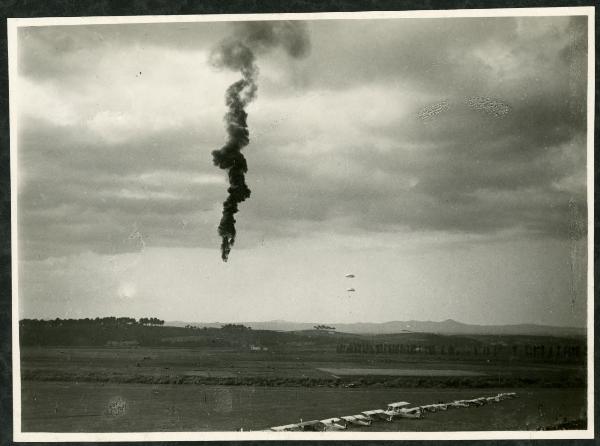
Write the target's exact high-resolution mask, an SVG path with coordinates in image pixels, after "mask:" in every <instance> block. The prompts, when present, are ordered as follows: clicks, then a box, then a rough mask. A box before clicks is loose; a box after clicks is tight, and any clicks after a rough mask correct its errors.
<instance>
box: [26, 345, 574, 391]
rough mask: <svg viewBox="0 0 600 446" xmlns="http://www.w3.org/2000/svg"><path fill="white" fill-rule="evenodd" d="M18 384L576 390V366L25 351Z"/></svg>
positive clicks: (309, 353)
mask: <svg viewBox="0 0 600 446" xmlns="http://www.w3.org/2000/svg"><path fill="white" fill-rule="evenodd" d="M21 369H22V378H23V379H24V380H38V381H78V382H86V381H87V382H90V381H92V382H120V383H145V384H159V383H164V384H166V383H173V384H177V383H190V384H245V385H277V386H285V385H302V386H308V387H313V386H316V385H346V384H350V383H351V384H353V385H354V386H368V385H384V386H387V387H391V386H393V387H412V386H420V387H423V386H429V387H431V386H436V387H440V386H441V387H446V386H451V387H460V386H462V387H465V386H478V387H515V386H517V387H518V386H524V385H527V386H537V387H540V386H542V387H576V386H583V385H582V384H584V383H585V367H584V366H583V365H577V364H555V363H552V362H546V363H539V362H537V363H524V362H519V361H516V362H507V361H489V360H487V361H482V360H480V361H468V360H459V359H452V358H449V359H445V360H441V359H439V358H438V359H436V358H424V357H416V356H414V355H393V356H392V355H364V354H336V353H334V352H333V353H332V352H329V351H313V350H300V349H299V350H298V351H296V352H287V353H285V352H278V353H274V352H273V351H267V352H264V351H261V352H248V351H239V350H235V349H227V348H202V347H178V348H175V347H172V348H154V347H140V348H103V347H62V348H61V347H25V348H22V350H21Z"/></svg>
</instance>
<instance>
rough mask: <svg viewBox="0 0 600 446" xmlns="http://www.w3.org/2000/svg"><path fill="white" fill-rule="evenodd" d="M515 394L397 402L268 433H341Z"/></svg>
mask: <svg viewBox="0 0 600 446" xmlns="http://www.w3.org/2000/svg"><path fill="white" fill-rule="evenodd" d="M516 396H517V394H516V393H515V392H507V393H499V394H498V395H495V396H488V397H481V398H474V399H471V400H456V401H452V402H451V403H438V404H427V405H424V406H415V407H406V406H409V405H410V403H407V402H406V401H399V402H396V403H390V404H388V405H387V408H386V409H385V410H383V409H375V410H366V411H364V412H361V413H360V414H357V415H347V416H343V417H339V418H326V419H324V420H312V421H304V422H301V423H295V424H286V425H284V426H275V427H272V428H270V429H267V430H268V431H272V432H294V431H341V430H346V429H348V428H349V427H350V426H370V425H371V423H372V422H374V421H393V420H394V419H398V418H422V417H423V414H424V413H426V412H438V411H441V410H448V409H450V408H460V407H478V406H483V405H484V404H487V403H493V402H494V403H499V402H500V401H502V400H506V399H510V398H516Z"/></svg>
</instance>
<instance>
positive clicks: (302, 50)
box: [210, 22, 309, 262]
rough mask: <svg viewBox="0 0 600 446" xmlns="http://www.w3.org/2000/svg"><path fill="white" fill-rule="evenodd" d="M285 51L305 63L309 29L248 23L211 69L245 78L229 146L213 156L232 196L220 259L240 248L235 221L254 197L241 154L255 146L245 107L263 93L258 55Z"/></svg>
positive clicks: (218, 52) (237, 88)
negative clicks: (241, 206)
mask: <svg viewBox="0 0 600 446" xmlns="http://www.w3.org/2000/svg"><path fill="white" fill-rule="evenodd" d="M276 47H281V48H283V49H284V50H285V52H286V53H287V54H288V55H289V56H291V57H303V56H304V55H306V54H307V52H308V49H309V41H308V35H307V33H306V26H305V24H304V23H302V22H245V23H240V24H237V30H236V32H235V33H234V35H233V37H231V38H229V39H226V40H224V41H223V42H221V43H220V44H219V46H218V47H217V48H215V49H214V50H213V51H212V53H211V55H210V62H211V63H212V65H214V66H216V67H221V68H228V69H230V70H235V71H239V72H240V74H241V75H242V78H241V79H240V80H238V81H236V82H234V83H233V84H231V85H230V86H229V88H227V91H226V93H225V104H226V105H227V107H228V111H227V113H225V117H224V119H225V128H226V130H227V141H226V143H225V145H224V146H223V147H221V148H220V149H219V150H214V151H213V152H212V155H213V162H214V164H215V166H218V167H219V168H221V169H224V170H227V175H228V177H229V188H228V189H227V192H228V193H229V196H228V197H227V199H226V200H225V202H224V203H223V216H222V217H221V222H220V223H219V228H218V231H219V236H220V237H221V240H222V241H221V258H222V259H223V261H224V262H226V261H227V259H228V257H229V253H230V251H231V248H232V247H233V244H234V243H235V236H236V231H235V218H234V215H235V214H236V213H237V212H238V205H239V203H241V202H242V201H244V200H246V199H247V198H248V197H250V188H249V187H248V185H247V184H246V178H245V174H246V172H248V164H247V163H246V158H245V157H244V155H243V154H242V149H243V148H244V147H246V146H247V145H248V144H249V143H250V132H249V131H248V123H247V118H248V114H247V113H246V110H245V109H246V106H247V105H248V104H249V103H250V102H252V100H254V98H255V97H256V92H257V89H258V85H257V83H256V82H257V78H258V67H257V65H256V61H255V59H256V58H255V52H266V51H269V50H271V49H273V48H276Z"/></svg>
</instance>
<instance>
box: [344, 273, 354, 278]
mask: <svg viewBox="0 0 600 446" xmlns="http://www.w3.org/2000/svg"><path fill="white" fill-rule="evenodd" d="M346 277H348V278H349V279H353V278H354V274H346Z"/></svg>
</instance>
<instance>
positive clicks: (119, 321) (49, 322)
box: [19, 316, 165, 327]
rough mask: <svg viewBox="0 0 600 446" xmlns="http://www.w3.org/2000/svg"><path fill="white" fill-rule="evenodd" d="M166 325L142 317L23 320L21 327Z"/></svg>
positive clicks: (152, 318)
mask: <svg viewBox="0 0 600 446" xmlns="http://www.w3.org/2000/svg"><path fill="white" fill-rule="evenodd" d="M135 324H137V325H155V326H160V325H164V324H165V321H163V320H161V319H158V318H156V317H141V318H139V319H135V318H133V317H115V316H108V317H96V318H87V317H86V318H84V319H61V318H59V317H57V318H56V319H21V320H20V321H19V325H20V326H21V327H32V326H33V327H35V326H47V327H63V326H69V325H76V326H83V325H101V326H119V325H121V326H122V325H135Z"/></svg>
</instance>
